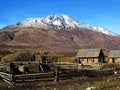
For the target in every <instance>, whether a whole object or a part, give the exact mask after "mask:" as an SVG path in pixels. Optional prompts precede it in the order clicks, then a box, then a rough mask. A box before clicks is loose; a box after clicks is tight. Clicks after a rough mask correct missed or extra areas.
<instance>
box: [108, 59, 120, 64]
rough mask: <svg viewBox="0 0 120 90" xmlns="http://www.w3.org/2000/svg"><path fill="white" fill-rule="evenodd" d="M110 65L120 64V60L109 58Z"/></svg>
mask: <svg viewBox="0 0 120 90" xmlns="http://www.w3.org/2000/svg"><path fill="white" fill-rule="evenodd" d="M108 63H120V58H117V59H116V58H109V59H108Z"/></svg>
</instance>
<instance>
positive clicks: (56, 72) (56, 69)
mask: <svg viewBox="0 0 120 90" xmlns="http://www.w3.org/2000/svg"><path fill="white" fill-rule="evenodd" d="M54 81H55V82H56V81H58V68H57V66H56V67H55V80H54Z"/></svg>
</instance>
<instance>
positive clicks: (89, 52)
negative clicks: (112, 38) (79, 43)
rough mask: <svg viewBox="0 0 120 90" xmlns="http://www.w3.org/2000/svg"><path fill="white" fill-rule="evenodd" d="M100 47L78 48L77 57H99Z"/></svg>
mask: <svg viewBox="0 0 120 90" xmlns="http://www.w3.org/2000/svg"><path fill="white" fill-rule="evenodd" d="M101 50H102V49H80V50H79V51H78V53H77V55H76V57H77V58H80V57H81V58H86V57H99V55H100V52H101Z"/></svg>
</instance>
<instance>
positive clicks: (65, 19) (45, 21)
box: [6, 14, 118, 36]
mask: <svg viewBox="0 0 120 90" xmlns="http://www.w3.org/2000/svg"><path fill="white" fill-rule="evenodd" d="M39 25H43V26H45V27H46V26H47V27H49V28H51V29H54V30H60V29H63V30H69V29H71V28H76V29H81V28H83V29H85V28H87V29H89V30H93V31H97V32H101V33H104V34H107V35H112V36H118V35H117V34H115V33H113V32H111V31H110V30H108V29H106V28H103V27H95V26H91V25H86V24H83V23H80V22H78V21H76V20H74V19H73V18H71V17H70V16H68V15H65V14H54V15H49V16H45V17H40V18H28V19H25V20H23V21H21V22H18V23H16V24H14V25H10V26H8V27H6V28H10V27H37V26H39Z"/></svg>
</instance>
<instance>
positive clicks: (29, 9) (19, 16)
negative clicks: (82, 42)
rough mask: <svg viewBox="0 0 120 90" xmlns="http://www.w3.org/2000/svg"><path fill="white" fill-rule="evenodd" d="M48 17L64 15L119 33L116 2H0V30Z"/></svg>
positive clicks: (119, 10) (119, 2)
mask: <svg viewBox="0 0 120 90" xmlns="http://www.w3.org/2000/svg"><path fill="white" fill-rule="evenodd" d="M52 14H67V15H69V16H71V17H72V18H74V19H76V20H77V21H79V22H82V23H85V24H90V25H93V26H102V27H106V28H108V29H109V30H111V31H113V32H114V33H117V34H120V25H119V24H120V0H59V1H58V0H0V28H3V27H5V26H7V25H9V24H14V23H17V22H19V21H22V20H24V19H26V18H34V17H42V16H47V15H52Z"/></svg>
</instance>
